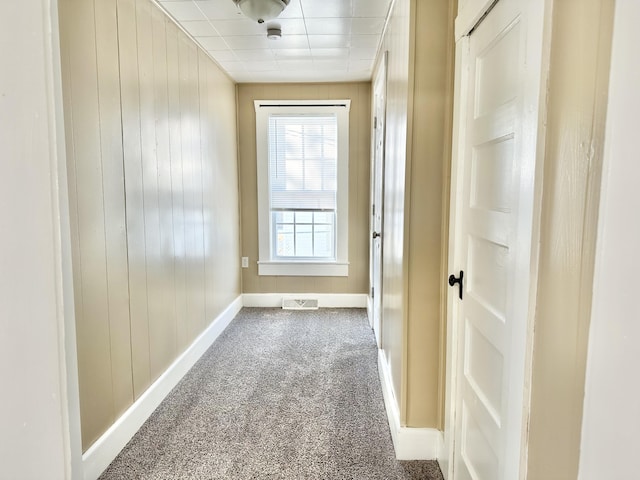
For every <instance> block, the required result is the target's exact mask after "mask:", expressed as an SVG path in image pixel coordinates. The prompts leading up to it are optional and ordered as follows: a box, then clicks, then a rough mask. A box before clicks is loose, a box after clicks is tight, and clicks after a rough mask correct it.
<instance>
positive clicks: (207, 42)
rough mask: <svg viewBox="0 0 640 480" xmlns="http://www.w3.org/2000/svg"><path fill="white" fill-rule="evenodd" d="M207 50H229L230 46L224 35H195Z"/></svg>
mask: <svg viewBox="0 0 640 480" xmlns="http://www.w3.org/2000/svg"><path fill="white" fill-rule="evenodd" d="M195 39H196V41H197V42H198V43H199V44H200V45H202V48H204V49H205V50H227V49H228V48H229V47H228V45H227V43H226V42H225V41H224V38H222V37H195Z"/></svg>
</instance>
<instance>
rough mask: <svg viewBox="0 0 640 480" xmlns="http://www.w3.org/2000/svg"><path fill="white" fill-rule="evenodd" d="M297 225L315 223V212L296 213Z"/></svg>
mask: <svg viewBox="0 0 640 480" xmlns="http://www.w3.org/2000/svg"><path fill="white" fill-rule="evenodd" d="M296 223H297V224H300V223H307V224H311V223H313V212H296Z"/></svg>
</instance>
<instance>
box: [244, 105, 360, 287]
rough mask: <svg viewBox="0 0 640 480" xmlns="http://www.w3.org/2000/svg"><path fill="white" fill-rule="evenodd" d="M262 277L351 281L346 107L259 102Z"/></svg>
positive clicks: (259, 191) (347, 109) (258, 155)
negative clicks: (348, 258)
mask: <svg viewBox="0 0 640 480" xmlns="http://www.w3.org/2000/svg"><path fill="white" fill-rule="evenodd" d="M255 108H256V147H257V162H258V163H257V169H258V223H259V237H260V238H259V250H260V252H259V255H260V258H259V263H258V273H259V274H260V275H322V276H325V275H326V276H345V275H348V261H347V248H348V245H347V242H348V232H347V229H348V217H347V215H348V211H347V210H348V139H349V130H348V129H349V101H345V100H342V101H331V102H313V101H304V102H287V103H283V102H268V101H256V102H255Z"/></svg>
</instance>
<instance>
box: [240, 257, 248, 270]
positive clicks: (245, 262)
mask: <svg viewBox="0 0 640 480" xmlns="http://www.w3.org/2000/svg"><path fill="white" fill-rule="evenodd" d="M242 268H249V257H242Z"/></svg>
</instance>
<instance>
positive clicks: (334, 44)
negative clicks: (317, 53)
mask: <svg viewBox="0 0 640 480" xmlns="http://www.w3.org/2000/svg"><path fill="white" fill-rule="evenodd" d="M309 46H310V47H311V48H345V47H348V46H349V35H309Z"/></svg>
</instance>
